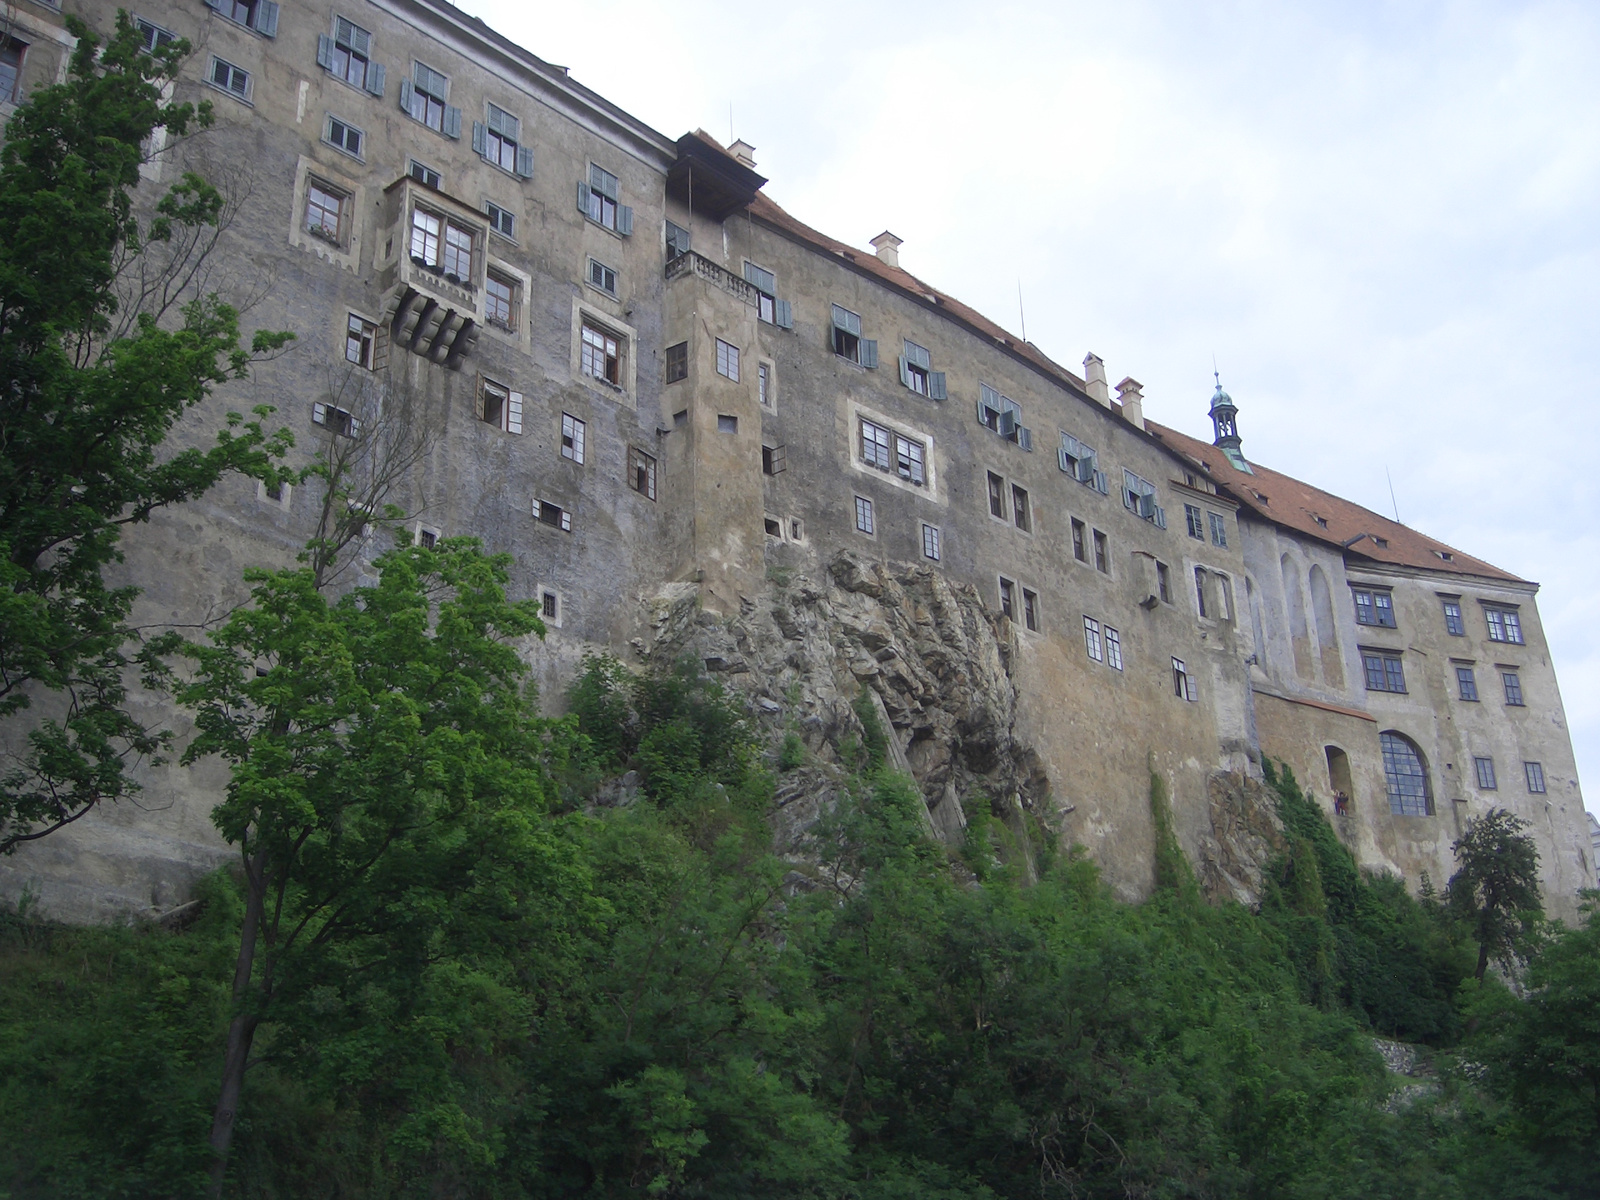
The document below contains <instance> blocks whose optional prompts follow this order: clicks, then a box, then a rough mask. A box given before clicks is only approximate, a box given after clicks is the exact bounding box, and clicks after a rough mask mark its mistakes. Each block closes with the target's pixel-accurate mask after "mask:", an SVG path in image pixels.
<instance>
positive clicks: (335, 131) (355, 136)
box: [322, 117, 366, 158]
mask: <svg viewBox="0 0 1600 1200" xmlns="http://www.w3.org/2000/svg"><path fill="white" fill-rule="evenodd" d="M322 140H323V141H325V142H327V143H328V145H330V146H332V147H333V148H334V149H335V150H342V151H344V152H345V153H346V154H348V155H349V156H350V157H351V158H360V157H361V147H362V146H363V145H364V144H365V141H366V135H365V134H363V133H362V132H361V130H359V129H357V128H356V127H355V126H354V125H350V124H347V123H346V122H344V121H341V120H339V118H338V117H329V118H328V124H327V127H326V128H325V129H324V131H323V134H322Z"/></svg>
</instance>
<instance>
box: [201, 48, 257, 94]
mask: <svg viewBox="0 0 1600 1200" xmlns="http://www.w3.org/2000/svg"><path fill="white" fill-rule="evenodd" d="M206 79H207V80H209V81H210V83H211V85H212V86H213V87H218V88H221V89H222V90H223V91H225V92H227V93H228V94H229V95H230V96H235V97H237V98H238V99H240V100H249V99H250V72H248V71H246V70H245V69H244V68H243V67H236V66H234V65H233V64H232V63H231V62H224V61H223V60H222V59H220V58H213V59H212V60H211V72H210V74H208V75H207V76H206Z"/></svg>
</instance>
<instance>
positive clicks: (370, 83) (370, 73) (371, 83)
mask: <svg viewBox="0 0 1600 1200" xmlns="http://www.w3.org/2000/svg"><path fill="white" fill-rule="evenodd" d="M385 74H386V72H385V71H384V69H383V64H382V63H368V64H367V91H369V92H371V93H372V94H373V95H374V96H381V95H383V79H384V75H385Z"/></svg>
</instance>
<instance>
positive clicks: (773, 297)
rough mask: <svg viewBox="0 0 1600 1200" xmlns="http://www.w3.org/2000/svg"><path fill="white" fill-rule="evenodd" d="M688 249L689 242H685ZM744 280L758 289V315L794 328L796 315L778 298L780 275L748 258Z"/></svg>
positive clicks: (784, 326)
mask: <svg viewBox="0 0 1600 1200" xmlns="http://www.w3.org/2000/svg"><path fill="white" fill-rule="evenodd" d="M684 248H685V249H688V243H687V242H685V243H684ZM744 280H745V282H746V283H748V284H749V285H750V286H751V287H753V288H755V290H756V316H758V317H759V318H760V319H761V320H763V321H765V322H766V323H767V324H768V325H776V326H778V328H780V329H792V328H794V317H793V316H792V315H791V313H790V310H789V302H788V301H787V300H779V299H778V277H777V276H776V275H774V274H773V273H772V272H771V271H769V270H767V269H766V268H765V267H758V266H756V264H755V263H753V262H750V261H749V260H748V259H747V260H746V261H745V264H744Z"/></svg>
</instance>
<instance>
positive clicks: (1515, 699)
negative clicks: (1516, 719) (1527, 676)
mask: <svg viewBox="0 0 1600 1200" xmlns="http://www.w3.org/2000/svg"><path fill="white" fill-rule="evenodd" d="M1500 681H1501V682H1502V683H1503V684H1505V688H1506V703H1507V704H1509V705H1510V706H1511V707H1512V708H1521V707H1522V679H1521V677H1520V676H1519V675H1518V674H1517V673H1516V672H1515V671H1506V670H1502V671H1501V672H1500Z"/></svg>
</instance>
